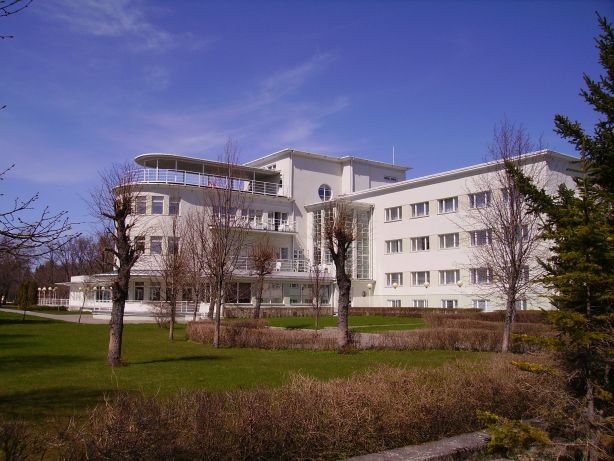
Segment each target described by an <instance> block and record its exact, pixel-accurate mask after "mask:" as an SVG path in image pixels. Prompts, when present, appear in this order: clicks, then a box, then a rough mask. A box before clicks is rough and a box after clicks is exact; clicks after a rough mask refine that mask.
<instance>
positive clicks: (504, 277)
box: [468, 120, 544, 352]
mask: <svg viewBox="0 0 614 461" xmlns="http://www.w3.org/2000/svg"><path fill="white" fill-rule="evenodd" d="M535 149H536V145H535V144H534V143H533V142H532V140H531V138H530V136H529V135H528V134H527V133H526V131H525V130H524V129H523V128H522V127H521V126H516V125H514V124H513V123H511V122H509V121H507V120H503V121H502V122H501V123H500V124H499V125H498V126H496V127H495V132H494V138H493V143H492V145H491V146H490V147H489V154H490V156H491V159H492V160H495V161H501V165H500V167H499V168H497V169H496V170H495V171H494V172H493V173H492V175H490V176H488V177H486V176H482V177H478V178H477V179H476V180H475V181H474V184H473V188H474V190H473V191H471V193H470V210H469V219H468V223H469V226H471V230H470V231H469V232H470V237H471V239H472V242H471V244H472V250H473V251H472V252H471V265H472V267H473V269H472V270H473V271H482V273H478V272H475V273H472V277H473V278H474V280H472V282H474V283H476V282H479V281H480V280H478V279H479V278H480V277H485V280H483V281H486V282H488V283H485V284H476V285H475V286H476V287H477V288H478V290H479V291H481V292H484V293H485V294H488V295H491V296H494V297H496V298H498V299H502V300H503V302H504V303H505V320H504V325H503V341H502V344H501V350H502V352H508V351H509V346H510V336H511V331H512V327H513V324H514V319H515V316H516V309H517V303H518V302H520V301H523V300H524V301H526V300H527V299H528V298H529V297H530V296H532V295H535V294H536V292H535V290H536V289H537V285H536V282H535V280H537V279H539V275H540V273H541V266H540V265H539V262H538V258H539V257H540V256H543V255H544V245H543V241H542V239H541V237H540V232H539V216H536V215H534V214H531V213H529V209H528V206H527V200H526V198H525V197H524V195H523V194H521V193H520V191H519V190H518V188H517V187H516V184H515V182H514V180H513V178H512V176H511V175H510V174H509V173H508V171H507V170H506V169H505V168H504V166H503V162H509V163H511V164H513V165H515V166H516V167H518V168H520V169H522V170H524V171H525V173H526V174H529V175H530V176H531V177H532V178H534V179H535V180H536V181H538V182H543V178H542V176H543V169H540V168H539V166H538V165H537V164H535V163H531V162H529V161H527V160H525V154H527V153H529V152H531V151H534V150H535Z"/></svg>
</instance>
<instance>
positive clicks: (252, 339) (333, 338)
mask: <svg viewBox="0 0 614 461" xmlns="http://www.w3.org/2000/svg"><path fill="white" fill-rule="evenodd" d="M266 325H267V324H266V321H264V320H233V321H227V322H224V323H223V324H222V325H221V330H220V343H221V344H222V345H223V346H229V347H257V348H262V349H335V348H336V347H337V332H336V330H333V331H322V330H320V331H317V332H316V331H305V330H288V329H284V328H268V327H267V326H266ZM214 329H215V325H214V324H213V322H211V321H203V322H190V323H188V326H187V329H186V336H187V338H188V339H190V340H192V341H197V342H201V343H205V344H210V343H212V342H213V333H214Z"/></svg>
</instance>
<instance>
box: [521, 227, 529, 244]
mask: <svg viewBox="0 0 614 461" xmlns="http://www.w3.org/2000/svg"><path fill="white" fill-rule="evenodd" d="M520 235H521V237H522V241H523V242H528V241H529V236H530V234H529V226H527V225H526V224H525V225H523V226H522V228H521V229H520Z"/></svg>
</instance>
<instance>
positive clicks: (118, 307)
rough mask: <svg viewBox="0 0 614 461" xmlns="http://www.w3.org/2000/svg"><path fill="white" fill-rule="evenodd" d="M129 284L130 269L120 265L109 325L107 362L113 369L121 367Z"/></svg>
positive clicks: (114, 284)
mask: <svg viewBox="0 0 614 461" xmlns="http://www.w3.org/2000/svg"><path fill="white" fill-rule="evenodd" d="M129 283H130V269H125V268H122V267H121V264H120V269H119V271H118V274H117V280H116V281H115V282H114V283H113V308H112V310H111V323H110V325H109V353H108V355H107V362H108V363H109V366H112V367H116V366H119V365H121V360H122V335H123V332H124V309H125V308H126V299H128V284H129Z"/></svg>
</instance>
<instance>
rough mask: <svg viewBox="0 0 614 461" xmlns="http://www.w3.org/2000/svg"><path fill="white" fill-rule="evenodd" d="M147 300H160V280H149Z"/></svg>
mask: <svg viewBox="0 0 614 461" xmlns="http://www.w3.org/2000/svg"><path fill="white" fill-rule="evenodd" d="M149 300H150V301H160V282H151V285H149Z"/></svg>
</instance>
